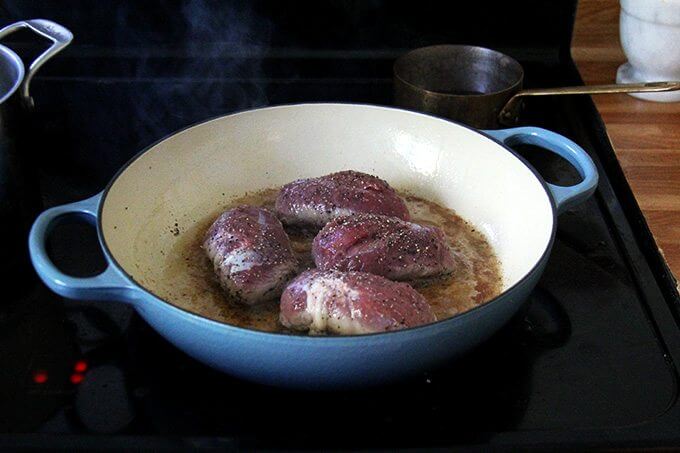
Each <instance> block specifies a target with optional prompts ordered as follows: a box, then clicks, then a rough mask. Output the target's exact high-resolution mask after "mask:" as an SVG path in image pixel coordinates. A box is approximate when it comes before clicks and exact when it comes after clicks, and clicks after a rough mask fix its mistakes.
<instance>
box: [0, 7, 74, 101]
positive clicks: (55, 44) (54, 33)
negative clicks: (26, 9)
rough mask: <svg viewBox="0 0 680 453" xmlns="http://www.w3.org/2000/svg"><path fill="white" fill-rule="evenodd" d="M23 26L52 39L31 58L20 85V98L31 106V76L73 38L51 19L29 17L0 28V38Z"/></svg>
mask: <svg viewBox="0 0 680 453" xmlns="http://www.w3.org/2000/svg"><path fill="white" fill-rule="evenodd" d="M23 28H28V29H29V30H32V31H33V32H35V33H37V34H39V35H40V36H42V37H44V38H47V39H49V40H50V41H52V45H51V46H50V47H49V48H48V49H47V50H46V51H44V52H43V53H41V54H40V56H38V58H36V59H35V60H33V62H32V63H31V65H30V66H29V68H28V73H27V74H26V76H25V77H24V81H23V83H22V85H21V90H20V93H21V97H22V99H23V100H24V102H25V103H27V104H28V105H29V106H33V99H32V98H31V95H30V92H29V88H30V84H31V80H32V79H33V76H34V75H35V73H36V72H37V71H38V69H40V67H41V66H42V65H43V64H45V62H46V61H47V60H49V59H50V58H52V57H53V56H55V55H56V54H58V53H59V52H61V51H62V50H64V48H65V47H66V46H68V45H69V44H70V43H71V41H72V40H73V33H71V32H70V31H69V30H68V29H67V28H65V27H63V26H61V25H59V24H58V23H56V22H52V21H51V20H47V19H31V20H22V21H19V22H15V23H13V24H10V25H7V26H6V27H4V28H2V29H0V39H2V38H3V37H5V36H7V35H9V34H10V33H14V32H15V31H17V30H21V29H23Z"/></svg>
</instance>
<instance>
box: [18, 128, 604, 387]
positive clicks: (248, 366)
mask: <svg viewBox="0 0 680 453" xmlns="http://www.w3.org/2000/svg"><path fill="white" fill-rule="evenodd" d="M485 134H487V135H488V136H490V137H492V138H493V139H495V140H498V141H500V142H501V143H504V144H506V145H508V146H509V145H513V144H518V143H530V144H535V145H538V146H542V147H544V148H546V149H549V150H551V151H553V152H556V153H557V154H559V155H561V156H563V157H565V158H566V159H567V160H569V162H571V163H572V164H574V166H575V167H576V168H577V169H578V170H579V172H580V173H581V175H582V176H583V181H582V182H581V183H579V184H577V185H575V186H572V187H559V186H553V185H547V187H548V190H549V191H550V192H551V194H552V199H553V200H554V203H555V207H556V208H557V210H558V211H559V210H562V209H565V207H568V206H571V205H573V204H576V203H579V202H581V201H583V200H584V199H585V198H587V197H588V196H589V195H590V194H592V192H593V191H594V190H595V187H596V185H597V171H596V169H595V166H594V164H593V162H592V161H591V159H590V157H588V155H587V154H586V152H585V151H584V150H583V149H581V148H580V147H579V146H578V145H576V144H575V143H574V142H572V141H570V140H568V139H566V138H565V137H562V136H560V135H558V134H555V133H553V132H549V131H546V130H543V129H538V128H516V129H507V130H500V131H486V132H485ZM508 152H512V151H511V150H508ZM537 177H538V175H537ZM104 194H105V192H102V193H100V194H98V195H95V196H94V197H92V198H89V199H87V200H83V201H80V202H77V203H72V204H69V205H64V206H58V207H55V208H52V209H49V210H47V211H45V212H43V213H42V214H41V215H40V216H39V217H38V218H37V219H36V221H35V223H34V225H33V227H32V229H31V233H30V238H29V248H30V254H31V259H32V261H33V265H34V266H35V269H36V271H37V272H38V275H39V276H40V278H41V279H42V280H43V282H45V284H46V285H47V286H49V287H50V288H51V289H52V290H53V291H54V292H56V293H58V294H60V295H62V296H64V297H67V298H72V299H87V300H120V301H123V302H127V303H130V304H132V305H133V306H134V307H135V309H136V310H137V311H138V312H139V314H140V315H141V316H142V317H143V318H144V319H145V320H146V321H147V322H148V323H149V324H150V325H151V326H153V327H154V328H155V329H156V330H157V331H158V332H159V333H160V334H161V335H163V336H164V337H165V338H166V339H167V340H168V341H170V342H171V343H173V344H174V345H175V346H177V347H178V348H179V349H181V350H182V351H184V352H186V353H187V354H189V355H190V356H192V357H194V358H196V359H197V360H199V361H201V362H203V363H205V364H206V365H208V366H211V367H214V368H216V369H219V370H221V371H224V372H226V373H229V374H232V375H235V376H238V377H241V378H243V379H248V380H252V381H256V382H260V383H264V384H269V385H275V386H283V387H294V388H305V389H331V388H339V387H355V386H366V385H375V384H379V383H383V382H387V381H392V380H395V379H398V378H402V377H406V376H409V375H413V374H415V373H417V372H419V371H423V370H425V369H427V368H430V367H432V366H435V365H436V364H438V363H441V362H443V361H446V360H450V359H452V358H454V357H456V356H459V355H461V354H463V353H465V352H467V351H469V350H470V349H471V348H473V347H474V346H476V345H478V344H479V343H481V342H482V341H484V340H485V339H487V338H488V337H490V336H491V335H492V334H493V333H495V332H496V331H497V330H498V329H499V328H500V327H502V326H503V325H504V324H505V323H506V322H507V321H508V320H510V318H511V317H512V316H513V315H514V314H515V313H516V312H517V311H518V310H519V309H520V307H521V306H522V304H523V303H524V301H525V300H526V298H527V296H528V295H529V293H530V292H531V291H532V289H533V288H534V286H535V285H536V283H537V281H538V279H539V277H540V276H541V274H542V273H543V269H544V268H545V265H546V262H547V260H548V257H549V251H550V248H551V247H552V243H553V239H554V231H555V211H553V234H552V236H551V240H550V243H549V245H548V247H547V248H546V250H545V252H544V253H543V255H542V257H541V259H540V260H539V262H538V263H536V265H535V266H534V267H533V269H532V270H531V272H530V273H529V274H528V275H527V276H525V277H524V278H523V279H522V280H521V281H520V282H519V283H518V284H516V285H515V286H513V287H512V288H510V289H508V290H507V291H505V292H504V293H503V294H501V295H500V296H498V297H497V298H495V299H494V300H492V301H490V302H488V303H487V304H484V305H482V306H480V307H477V308H475V309H473V310H470V311H468V312H465V313H462V314H460V315H458V316H455V317H453V318H449V319H446V320H443V321H439V322H436V323H434V324H430V325H426V326H421V327H416V328H411V329H406V330H401V331H396V332H389V333H380V334H370V335H357V336H347V337H340V336H336V337H308V336H296V335H286V334H279V333H266V332H259V331H254V330H248V329H243V328H240V327H235V326H230V325H227V324H222V323H219V322H216V321H212V320H209V319H206V318H202V317H200V316H197V315H194V314H192V313H190V312H187V311H184V310H182V309H180V308H178V307H176V306H174V305H172V304H170V303H167V302H164V301H163V300H161V299H159V298H158V297H156V296H155V295H153V294H152V293H150V292H148V291H146V290H145V289H144V288H142V287H141V286H139V285H137V284H136V283H135V282H134V281H133V280H132V279H131V278H130V277H129V276H127V274H126V273H125V272H124V270H123V269H120V268H119V267H118V265H117V264H116V263H115V260H114V259H113V257H112V256H111V255H110V254H109V252H108V250H107V249H106V247H104V246H103V244H104V242H103V238H102V235H101V234H102V233H101V229H100V226H99V224H98V223H97V228H98V233H99V240H100V243H101V244H102V248H103V249H104V252H105V256H106V259H107V261H108V263H109V265H108V267H107V269H106V270H105V271H104V272H103V273H101V274H99V275H97V276H94V277H91V278H75V277H70V276H67V275H65V274H63V273H62V272H60V271H59V270H58V269H57V268H56V267H55V266H54V265H53V263H52V262H51V261H50V259H49V257H48V255H47V253H46V250H45V241H46V237H47V235H48V234H49V231H50V228H51V227H52V226H54V225H55V224H56V222H58V221H59V219H62V218H64V216H68V215H81V216H85V217H87V218H88V219H89V220H90V221H95V220H96V218H97V216H98V213H99V212H101V205H102V203H103V202H104V200H105V197H104V196H103V195H104Z"/></svg>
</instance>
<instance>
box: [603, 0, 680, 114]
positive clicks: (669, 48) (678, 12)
mask: <svg viewBox="0 0 680 453" xmlns="http://www.w3.org/2000/svg"><path fill="white" fill-rule="evenodd" d="M619 26H620V33H621V44H622V46H623V51H624V52H625V54H626V57H628V62H627V63H625V64H623V65H621V66H620V67H619V70H618V73H617V75H616V81H617V82H618V83H634V82H659V81H665V80H669V81H674V80H680V0H621V17H620V24H619ZM631 95H632V96H635V97H638V98H640V99H645V100H650V101H658V102H677V101H680V91H673V92H668V93H634V94H631Z"/></svg>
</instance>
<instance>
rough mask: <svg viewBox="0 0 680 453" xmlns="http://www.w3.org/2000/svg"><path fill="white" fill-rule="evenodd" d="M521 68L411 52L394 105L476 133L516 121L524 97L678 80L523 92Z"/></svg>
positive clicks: (501, 57) (482, 53)
mask: <svg viewBox="0 0 680 453" xmlns="http://www.w3.org/2000/svg"><path fill="white" fill-rule="evenodd" d="M523 80H524V70H523V69H522V65H520V64H519V62H517V60H515V59H514V58H512V57H509V56H507V55H505V54H503V53H501V52H497V51H495V50H491V49H486V48H484V47H475V46H464V45H439V46H430V47H422V48H420V49H415V50H412V51H411V52H408V53H406V54H404V55H402V56H401V57H399V58H398V59H397V61H396V62H395V63H394V102H395V104H396V105H397V106H399V107H403V108H406V109H408V110H416V111H420V112H425V113H431V114H434V115H436V116H440V117H443V118H449V119H452V120H455V121H460V122H463V123H465V124H468V125H470V126H472V127H476V128H481V129H497V128H499V127H503V126H508V125H514V124H516V123H517V120H518V116H519V113H520V106H521V101H522V99H523V98H525V97H528V96H552V95H561V94H605V93H640V92H659V91H674V90H679V89H680V82H678V81H676V82H648V83H631V84H619V85H617V84H613V85H592V86H574V87H560V88H540V89H531V90H523V89H522V83H523Z"/></svg>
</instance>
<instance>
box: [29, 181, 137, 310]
mask: <svg viewBox="0 0 680 453" xmlns="http://www.w3.org/2000/svg"><path fill="white" fill-rule="evenodd" d="M101 196H102V194H101V193H99V194H97V195H95V196H93V197H91V198H88V199H87V200H82V201H77V202H75V203H71V204H66V205H63V206H56V207H54V208H51V209H48V210H47V211H45V212H43V213H42V214H40V215H39V216H38V218H37V219H36V220H35V222H34V223H33V226H32V227H31V232H30V233H29V237H28V248H29V252H30V255H31V261H32V262H33V267H35V270H36V272H37V273H38V276H39V277H40V279H41V280H42V281H43V282H44V283H45V284H46V285H47V286H48V287H49V288H50V289H51V290H52V291H54V292H55V293H57V294H59V295H61V296H64V297H67V298H69V299H87V300H125V301H128V302H132V301H133V300H134V299H135V298H136V297H135V295H136V293H137V291H138V290H137V288H136V286H135V285H134V284H133V283H132V282H131V281H130V279H128V277H127V276H125V275H124V274H123V273H122V272H121V271H119V270H118V269H117V268H116V267H115V266H112V265H111V263H109V264H108V265H107V267H106V270H104V272H102V273H101V274H98V275H95V276H93V277H85V278H82V277H72V276H69V275H66V274H64V273H63V272H61V271H60V270H59V269H58V268H57V267H56V266H55V265H54V263H53V262H52V260H51V259H50V257H49V255H48V254H47V249H46V247H45V243H46V241H47V237H48V236H49V234H50V231H51V230H52V228H53V227H54V226H55V225H56V224H57V223H58V222H59V221H60V220H63V219H64V218H65V217H69V216H80V217H83V218H84V219H85V220H86V221H89V222H96V220H97V210H98V207H99V201H100V199H101ZM107 260H108V259H107Z"/></svg>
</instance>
